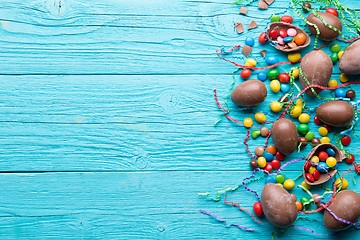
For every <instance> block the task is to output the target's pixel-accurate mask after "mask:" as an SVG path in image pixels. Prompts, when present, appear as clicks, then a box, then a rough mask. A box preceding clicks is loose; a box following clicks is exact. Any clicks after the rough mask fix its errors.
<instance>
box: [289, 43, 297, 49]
mask: <svg viewBox="0 0 360 240" xmlns="http://www.w3.org/2000/svg"><path fill="white" fill-rule="evenodd" d="M287 45H288V47H289V48H297V45H296V43H295V42H288V43H287Z"/></svg>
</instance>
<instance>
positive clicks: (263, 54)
mask: <svg viewBox="0 0 360 240" xmlns="http://www.w3.org/2000/svg"><path fill="white" fill-rule="evenodd" d="M260 55H261V56H262V57H263V58H265V57H266V49H264V50H261V51H260Z"/></svg>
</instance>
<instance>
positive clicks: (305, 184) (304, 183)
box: [301, 181, 311, 190]
mask: <svg viewBox="0 0 360 240" xmlns="http://www.w3.org/2000/svg"><path fill="white" fill-rule="evenodd" d="M301 186H303V187H304V188H306V189H307V190H310V188H311V186H310V185H309V184H307V183H306V182H305V181H303V182H302V183H301Z"/></svg>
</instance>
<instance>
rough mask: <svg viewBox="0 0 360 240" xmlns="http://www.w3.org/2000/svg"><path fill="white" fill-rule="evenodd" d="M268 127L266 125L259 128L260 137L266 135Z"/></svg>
mask: <svg viewBox="0 0 360 240" xmlns="http://www.w3.org/2000/svg"><path fill="white" fill-rule="evenodd" d="M269 132H270V131H269V129H268V128H267V127H262V128H261V129H260V135H261V136H262V137H267V136H268V135H269Z"/></svg>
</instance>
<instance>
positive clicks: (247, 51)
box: [241, 45, 252, 56]
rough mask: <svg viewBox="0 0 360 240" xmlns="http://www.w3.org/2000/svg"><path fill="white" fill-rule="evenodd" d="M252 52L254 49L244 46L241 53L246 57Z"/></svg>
mask: <svg viewBox="0 0 360 240" xmlns="http://www.w3.org/2000/svg"><path fill="white" fill-rule="evenodd" d="M251 51H252V47H250V46H248V45H244V47H243V49H242V50H241V52H242V53H243V54H244V55H245V56H249V55H250V53H251Z"/></svg>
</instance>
